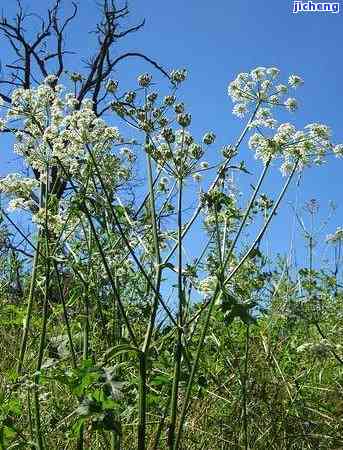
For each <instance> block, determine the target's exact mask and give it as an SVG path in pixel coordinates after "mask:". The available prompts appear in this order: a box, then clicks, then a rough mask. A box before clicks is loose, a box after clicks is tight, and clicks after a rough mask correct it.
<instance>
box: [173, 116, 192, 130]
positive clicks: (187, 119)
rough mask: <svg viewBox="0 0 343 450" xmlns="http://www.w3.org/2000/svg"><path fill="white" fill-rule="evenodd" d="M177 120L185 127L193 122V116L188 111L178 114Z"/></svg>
mask: <svg viewBox="0 0 343 450" xmlns="http://www.w3.org/2000/svg"><path fill="white" fill-rule="evenodd" d="M176 120H177V122H178V124H179V125H181V126H182V127H183V128H186V127H188V126H189V125H190V124H191V121H192V116H191V115H190V114H187V113H183V114H178V116H177V118H176Z"/></svg>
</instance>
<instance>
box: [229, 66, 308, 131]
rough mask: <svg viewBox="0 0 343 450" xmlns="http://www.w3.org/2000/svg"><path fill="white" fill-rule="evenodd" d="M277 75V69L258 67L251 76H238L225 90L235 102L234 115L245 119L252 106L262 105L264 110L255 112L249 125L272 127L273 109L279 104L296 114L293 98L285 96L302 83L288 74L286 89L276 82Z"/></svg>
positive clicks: (245, 74) (273, 125)
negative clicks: (290, 89) (253, 118)
mask: <svg viewBox="0 0 343 450" xmlns="http://www.w3.org/2000/svg"><path fill="white" fill-rule="evenodd" d="M279 74H280V71H279V69H277V68H276V67H270V68H266V67H257V68H256V69H254V70H252V71H251V72H250V73H248V72H243V73H240V74H238V75H237V77H236V79H235V80H233V81H232V82H231V83H230V84H229V87H228V94H229V96H230V97H231V99H232V101H233V102H234V103H235V105H234V107H233V111H232V112H233V114H234V115H235V116H237V117H244V116H245V115H246V113H247V112H248V111H249V107H250V106H251V105H252V104H258V105H262V104H263V105H264V106H265V107H264V108H263V109H261V110H260V111H259V112H257V115H256V117H255V120H254V121H253V122H252V123H251V124H250V125H251V126H252V127H257V126H265V127H269V128H274V127H275V126H276V121H275V120H274V119H273V118H272V114H271V109H272V108H273V107H274V106H276V105H279V106H283V107H285V108H286V109H288V110H289V111H295V110H296V109H297V107H298V103H297V101H296V99H295V98H292V97H290V98H287V99H285V98H284V97H285V95H286V94H287V92H288V90H289V88H296V87H298V86H301V85H302V84H303V80H302V79H301V78H300V77H299V76H298V75H290V77H289V78H288V86H287V85H285V84H279V83H277V79H278V78H279Z"/></svg>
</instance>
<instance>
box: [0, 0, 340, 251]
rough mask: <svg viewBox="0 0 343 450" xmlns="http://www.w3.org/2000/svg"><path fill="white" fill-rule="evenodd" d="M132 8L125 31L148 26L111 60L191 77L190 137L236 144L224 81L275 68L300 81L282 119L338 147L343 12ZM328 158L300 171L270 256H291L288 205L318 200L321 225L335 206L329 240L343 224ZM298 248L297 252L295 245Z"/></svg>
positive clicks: (269, 188) (88, 8) (89, 6)
mask: <svg viewBox="0 0 343 450" xmlns="http://www.w3.org/2000/svg"><path fill="white" fill-rule="evenodd" d="M13 3H14V2H13ZM64 3H65V5H67V7H69V6H70V4H71V2H70V1H69V0H65V1H64ZM23 4H24V5H27V6H29V8H30V9H31V10H37V11H42V10H43V9H44V7H45V4H46V2H45V1H44V2H43V1H41V0H31V1H30V2H28V1H23ZM129 5H130V9H131V11H132V15H131V17H130V18H129V19H128V24H134V23H135V22H137V21H139V20H141V19H143V18H145V19H146V25H145V27H144V29H143V30H142V31H140V32H139V33H137V34H133V35H130V36H129V37H128V38H127V39H126V40H125V41H122V44H121V45H122V46H121V48H120V50H119V49H118V53H120V51H125V50H132V51H140V52H144V53H145V54H146V55H148V56H149V57H151V58H153V59H155V60H157V61H158V62H159V63H161V64H162V65H163V66H164V67H165V68H166V69H172V68H179V67H186V68H187V69H188V72H189V79H188V81H187V83H186V84H185V86H184V88H183V89H182V97H183V99H184V101H185V103H186V105H187V107H188V109H189V111H190V112H191V113H192V116H193V125H192V130H193V131H194V133H195V134H199V136H201V135H202V133H203V132H205V131H207V130H213V131H214V132H215V133H216V135H217V136H218V147H220V146H221V145H223V144H228V143H232V142H234V141H235V139H236V137H237V135H238V133H239V131H240V129H241V127H242V122H241V121H240V120H239V119H236V118H234V117H233V116H232V115H231V109H232V104H231V100H230V99H229V97H228V96H227V93H226V90H227V85H228V82H229V81H230V80H232V79H233V78H234V77H235V76H236V74H237V73H238V72H242V71H249V70H251V69H253V68H254V67H256V66H276V67H279V68H280V69H281V71H282V75H284V77H285V78H284V79H287V77H288V75H289V74H292V73H296V74H299V75H300V76H302V78H303V79H304V80H305V84H304V86H303V87H302V88H301V89H300V90H299V91H298V92H297V93H296V94H297V95H296V96H297V97H298V99H299V101H300V109H299V111H297V112H296V113H295V114H293V115H292V116H290V117H289V118H288V119H287V121H291V122H294V123H295V124H296V125H297V126H298V127H303V126H304V125H305V124H307V123H311V122H323V123H326V124H328V125H329V126H330V127H332V130H333V141H334V142H337V143H339V142H343V128H342V117H343V115H342V105H343V84H342V81H341V80H342V69H343V60H342V58H341V49H342V43H343V39H342V29H343V28H342V22H343V11H342V12H340V13H339V14H332V13H299V14H292V8H293V3H292V2H291V1H286V0H279V1H277V2H271V1H262V0H255V1H236V2H234V1H226V0H225V1H224V0H218V1H217V2H207V1H206V2H205V1H199V0H198V1H195V0H188V1H187V2H185V1H184V0H183V1H181V0H174V1H173V2H163V1H161V0H159V1H157V0H149V1H138V0H131V1H130V2H129ZM79 6H80V13H79V18H78V20H77V22H76V23H77V27H75V28H74V29H71V32H70V33H69V36H68V47H69V48H70V49H73V50H76V51H77V52H78V53H79V54H82V55H88V54H89V50H90V48H91V46H92V39H94V38H93V37H92V36H91V35H87V33H86V32H87V30H89V29H91V28H92V27H93V26H94V17H95V15H96V14H97V7H96V5H95V2H94V1H93V0H80V1H79ZM342 6H343V5H342ZM3 8H4V10H5V13H8V15H10V16H11V15H13V12H14V4H12V3H11V4H10V5H9V6H7V5H6V6H4V7H3ZM7 57H8V55H7V54H6V52H2V53H1V59H2V61H4V60H5V59H6V58H7ZM75 61H79V59H76V58H72V59H70V62H71V63H72V64H75V65H74V67H73V69H74V70H80V65H79V64H78V63H75ZM147 70H150V68H149V67H147V66H146V65H145V64H142V63H140V62H137V61H131V62H128V63H123V64H122V65H121V66H120V68H119V69H118V74H117V75H118V78H119V79H120V80H125V83H126V84H127V85H128V86H129V85H130V83H131V84H133V83H134V80H135V78H136V76H137V74H139V73H141V72H142V71H147ZM213 151H214V152H215V150H213ZM11 159H12V157H11V156H10V153H9V151H8V149H2V150H1V154H0V163H1V169H0V174H1V175H2V174H4V173H6V171H7V170H8V167H9V166H8V162H9V161H10V160H11ZM209 159H211V157H209ZM240 159H244V160H245V161H246V162H247V165H248V167H249V169H250V170H251V171H252V172H253V173H254V175H255V176H257V174H258V172H259V170H260V168H261V166H260V165H259V164H258V163H256V162H255V161H254V159H253V158H252V155H251V151H250V150H249V149H248V148H247V145H245V144H244V145H243V146H242V147H241V156H240ZM327 160H328V163H327V164H326V165H325V166H322V167H319V168H314V169H310V170H306V171H305V173H304V175H303V177H302V181H301V184H300V186H299V187H298V188H294V187H293V188H292V189H291V190H290V191H289V193H288V195H287V198H286V200H285V202H284V207H285V208H284V212H283V213H282V214H280V215H279V216H278V217H277V218H276V220H275V221H274V224H273V227H272V229H271V231H270V233H269V235H268V236H269V238H268V239H269V240H270V242H273V244H272V245H271V244H270V245H271V246H272V248H273V249H274V250H275V251H287V249H288V248H289V242H290V236H291V227H292V224H293V222H294V221H293V218H292V212H291V209H290V207H289V206H288V202H295V201H297V202H298V204H299V205H301V204H303V203H304V202H306V201H308V200H309V199H311V198H316V199H317V200H318V201H319V204H320V206H321V213H320V216H321V218H325V216H326V214H327V212H328V207H327V206H328V202H329V201H330V200H334V201H336V202H337V204H338V206H339V207H338V209H337V211H336V214H335V216H334V218H333V219H332V220H331V221H330V223H329V226H328V228H327V229H326V232H332V231H334V230H335V228H336V226H338V225H342V224H343V214H342V211H343V202H342V200H341V198H342V195H341V194H342V191H343V189H342V188H343V160H342V159H341V160H338V159H335V158H334V157H329V158H328V159H327ZM244 177H245V176H244ZM240 178H241V177H240ZM254 180H255V179H254V178H253V177H251V178H244V179H242V180H241V181H242V183H243V184H242V186H243V189H244V188H247V187H248V186H249V184H250V183H253V182H254ZM281 181H282V179H281V177H280V176H279V175H278V173H277V168H276V167H275V169H274V173H273V174H272V175H271V177H270V178H269V180H268V182H267V184H266V187H265V189H264V191H266V192H269V193H270V194H272V193H274V194H275V193H276V192H277V189H278V187H279V186H280V182H281ZM326 232H325V233H326ZM296 245H297V246H298V245H299V246H301V244H300V240H297V243H296ZM299 248H300V247H299ZM298 254H299V255H300V256H301V255H303V251H302V250H300V249H299V250H298Z"/></svg>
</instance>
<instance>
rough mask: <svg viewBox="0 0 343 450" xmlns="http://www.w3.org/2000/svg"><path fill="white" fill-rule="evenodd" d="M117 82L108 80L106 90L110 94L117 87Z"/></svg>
mask: <svg viewBox="0 0 343 450" xmlns="http://www.w3.org/2000/svg"><path fill="white" fill-rule="evenodd" d="M118 85H119V82H118V81H115V80H108V81H107V84H106V90H107V91H108V92H110V93H111V94H114V93H115V92H116V90H117V89H118Z"/></svg>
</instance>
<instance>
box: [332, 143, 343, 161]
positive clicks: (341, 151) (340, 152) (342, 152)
mask: <svg viewBox="0 0 343 450" xmlns="http://www.w3.org/2000/svg"><path fill="white" fill-rule="evenodd" d="M333 152H334V154H335V155H336V157H337V158H339V157H343V144H337V145H335V146H334V147H333Z"/></svg>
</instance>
